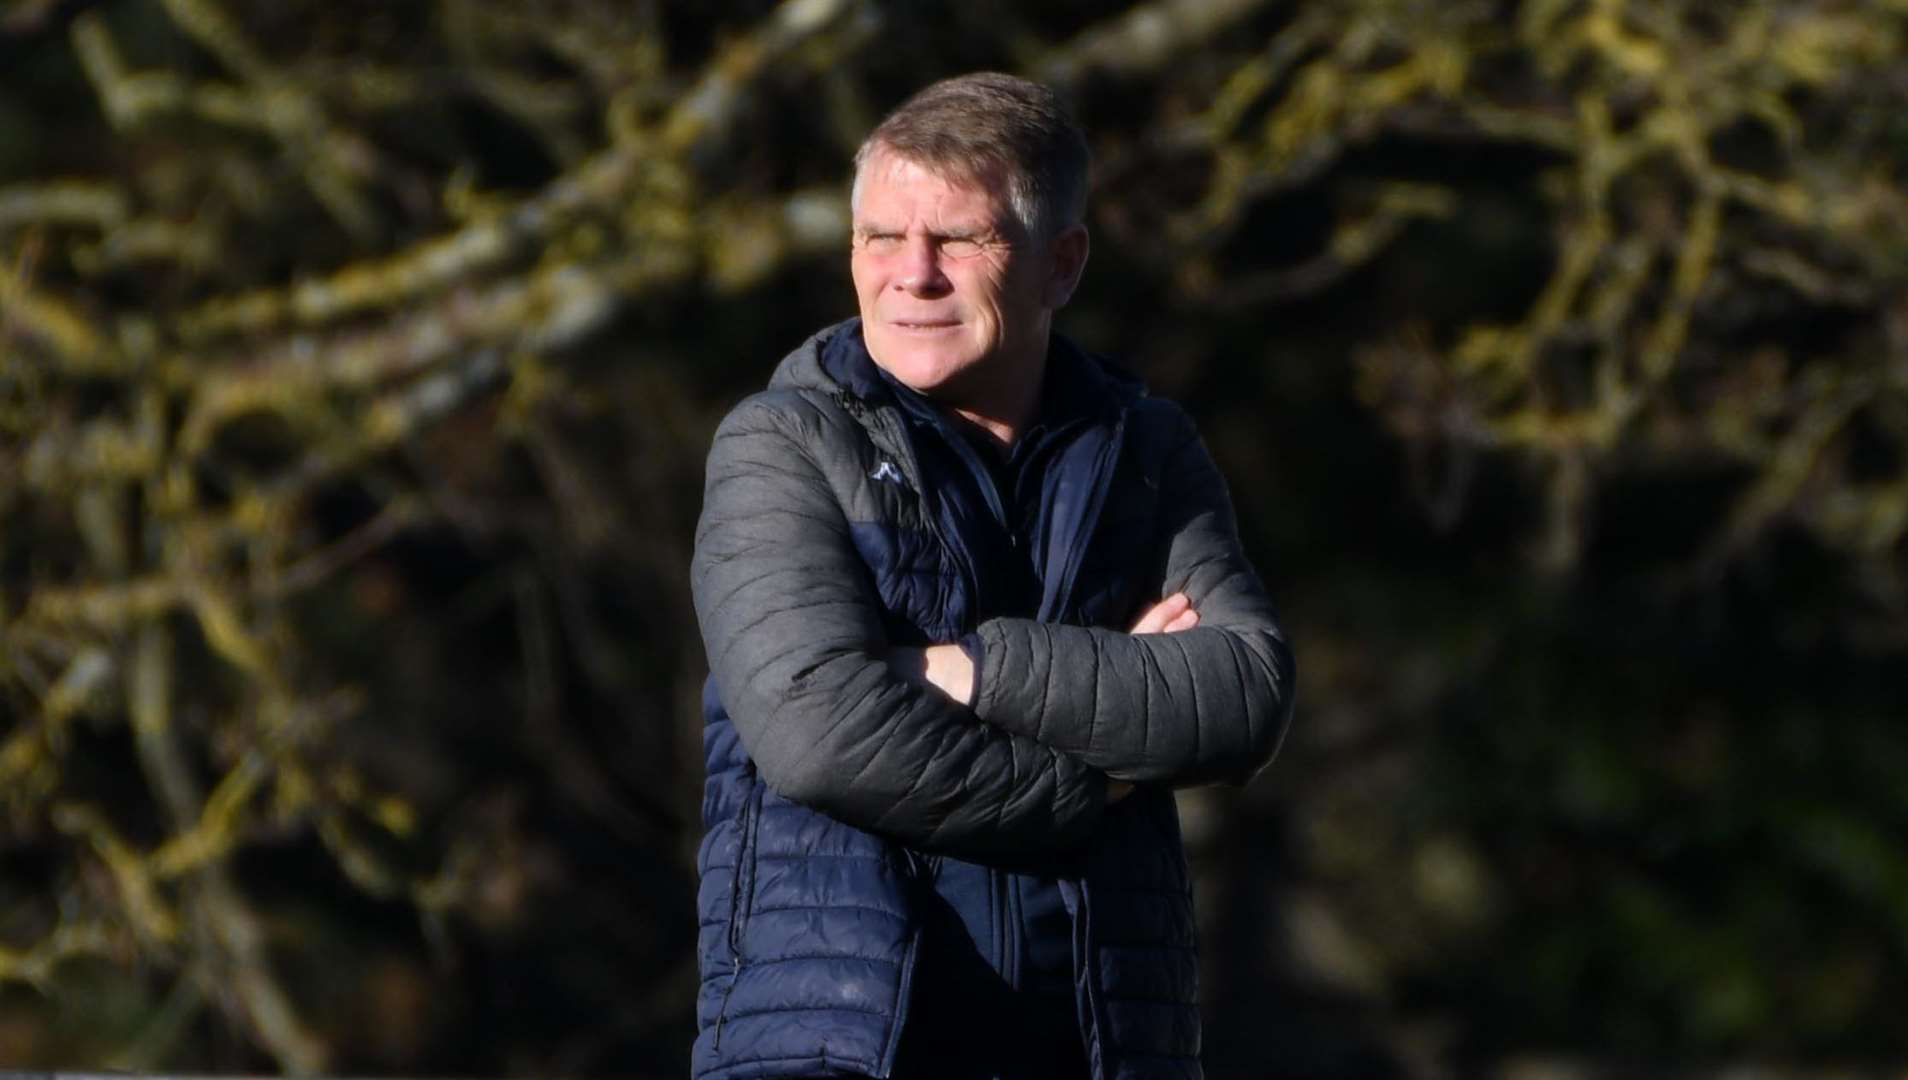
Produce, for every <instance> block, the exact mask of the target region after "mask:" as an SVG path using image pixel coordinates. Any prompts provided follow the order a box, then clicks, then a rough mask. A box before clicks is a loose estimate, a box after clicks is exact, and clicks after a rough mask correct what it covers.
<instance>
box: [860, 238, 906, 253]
mask: <svg viewBox="0 0 1908 1080" xmlns="http://www.w3.org/2000/svg"><path fill="white" fill-rule="evenodd" d="M859 242H860V244H861V249H862V250H863V251H866V252H868V253H869V254H871V255H891V254H893V253H895V252H897V251H900V250H901V234H900V233H862V234H861V236H860V238H859Z"/></svg>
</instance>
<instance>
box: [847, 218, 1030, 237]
mask: <svg viewBox="0 0 1908 1080" xmlns="http://www.w3.org/2000/svg"><path fill="white" fill-rule="evenodd" d="M853 231H854V232H855V233H856V234H857V235H859V236H905V235H906V234H907V230H906V229H901V228H896V227H895V226H893V225H888V224H883V223H880V222H865V223H863V224H860V225H856V226H854V228H853ZM999 232H1000V230H999V229H997V228H995V227H993V226H991V225H976V226H973V227H972V228H957V229H948V230H945V231H930V232H928V234H927V235H928V237H929V238H930V239H934V240H985V239H987V238H988V237H990V236H997V235H999Z"/></svg>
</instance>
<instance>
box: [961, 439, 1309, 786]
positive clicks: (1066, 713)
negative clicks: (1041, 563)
mask: <svg viewBox="0 0 1908 1080" xmlns="http://www.w3.org/2000/svg"><path fill="white" fill-rule="evenodd" d="M1171 409H1172V414H1173V415H1172V417H1171V425H1170V433H1169V434H1168V436H1167V439H1168V442H1167V445H1168V446H1170V447H1171V450H1170V451H1169V453H1168V455H1167V457H1166V459H1165V467H1164V468H1163V469H1162V470H1161V472H1160V484H1161V489H1162V490H1161V493H1160V499H1161V506H1162V514H1161V519H1160V520H1161V529H1162V533H1161V537H1160V543H1161V545H1162V546H1163V560H1164V582H1163V586H1162V588H1161V590H1160V597H1159V598H1163V597H1165V596H1170V595H1172V594H1173V593H1175V592H1181V591H1183V592H1185V593H1186V595H1187V596H1188V597H1189V598H1190V599H1191V600H1192V603H1193V609H1194V610H1196V611H1197V612H1198V613H1199V626H1198V627H1197V628H1195V629H1192V630H1186V631H1181V632H1179V633H1174V634H1148V635H1143V636H1136V635H1133V634H1128V633H1124V632H1122V631H1120V630H1110V629H1104V628H1094V627H1079V626H1066V625H1060V624H1053V623H1038V622H1033V621H1030V620H1026V619H993V620H989V621H988V622H985V623H983V624H981V626H980V628H979V631H978V633H979V636H980V641H981V645H982V648H983V650H984V662H983V664H982V665H981V684H980V686H979V687H977V688H976V692H975V705H974V711H975V713H976V715H978V716H979V717H980V718H981V719H982V720H985V721H986V722H988V723H990V724H993V725H995V726H997V727H999V728H1000V729H1002V730H1004V731H1010V732H1014V733H1016V734H1020V735H1027V736H1030V737H1032V738H1034V739H1037V740H1039V741H1040V742H1042V743H1044V744H1045V745H1048V746H1051V747H1053V748H1055V749H1057V750H1061V751H1064V752H1066V753H1069V754H1074V755H1077V756H1079V758H1080V759H1081V760H1083V761H1085V762H1086V763H1087V764H1089V765H1092V766H1093V767H1095V768H1098V769H1103V770H1105V771H1106V772H1107V774H1108V775H1110V776H1112V777H1114V778H1115V779H1120V780H1131V781H1137V782H1156V783H1167V784H1175V785H1181V786H1184V785H1189V784H1199V783H1206V782H1210V781H1214V780H1225V781H1231V782H1234V783H1244V782H1245V781H1247V780H1249V779H1250V778H1251V777H1252V776H1253V775H1254V774H1255V773H1257V772H1258V771H1259V770H1260V769H1262V768H1264V767H1265V765H1266V764H1267V763H1268V762H1270V761H1271V760H1272V757H1273V755H1274V754H1275V753H1277V751H1278V747H1279V743H1280V742H1281V741H1282V740H1283V739H1284V737H1285V731H1286V728H1287V726H1288V725H1289V724H1290V722H1291V717H1292V702H1293V678H1294V674H1295V668H1294V665H1293V660H1292V650H1291V649H1290V648H1289V647H1288V645H1287V644H1286V640H1285V636H1284V634H1283V632H1282V631H1281V630H1280V629H1279V624H1278V620H1277V616H1276V615H1275V614H1274V612H1273V609H1272V605H1271V602H1270V601H1269V600H1268V599H1267V598H1266V595H1265V589H1264V588H1263V587H1262V586H1261V584H1260V582H1259V577H1258V575H1257V574H1256V573H1254V572H1253V569H1252V567H1251V565H1250V564H1249V563H1248V562H1247V561H1246V557H1245V553H1244V551H1243V550H1242V549H1241V547H1240V544H1239V536H1238V530H1237V527H1236V525H1235V523H1234V520H1233V513H1232V501H1231V498H1230V496H1229V495H1228V494H1227V492H1226V484H1225V480H1224V478H1223V477H1221V476H1220V474H1219V470H1218V467H1217V466H1216V465H1214V464H1213V461H1212V457H1211V456H1210V455H1209V454H1207V452H1206V449H1205V446H1204V445H1203V444H1202V443H1201V442H1200V440H1199V435H1198V433H1197V431H1196V430H1195V429H1194V428H1193V425H1192V421H1191V420H1190V419H1189V418H1187V417H1186V415H1185V413H1184V412H1183V411H1182V410H1180V409H1178V407H1177V406H1171ZM1155 599H1157V598H1155Z"/></svg>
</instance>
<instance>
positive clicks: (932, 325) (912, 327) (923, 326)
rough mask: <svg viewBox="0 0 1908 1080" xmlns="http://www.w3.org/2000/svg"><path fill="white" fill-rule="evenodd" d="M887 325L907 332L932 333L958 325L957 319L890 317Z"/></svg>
mask: <svg viewBox="0 0 1908 1080" xmlns="http://www.w3.org/2000/svg"><path fill="white" fill-rule="evenodd" d="M888 325H890V326H892V327H894V328H895V329H896V330H900V331H902V332H903V333H909V334H933V333H939V332H942V331H946V330H952V329H954V328H955V327H958V326H960V325H961V324H960V320H958V319H892V320H889V323H888Z"/></svg>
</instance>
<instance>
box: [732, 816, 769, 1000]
mask: <svg viewBox="0 0 1908 1080" xmlns="http://www.w3.org/2000/svg"><path fill="white" fill-rule="evenodd" d="M761 819H762V784H761V782H760V781H757V782H756V783H755V784H753V785H751V786H750V788H749V797H748V798H747V799H745V800H743V803H742V811H741V813H740V814H739V815H737V820H736V828H737V830H738V831H739V832H740V834H741V840H740V842H739V843H738V844H737V845H736V853H735V873H734V874H732V875H731V878H730V881H731V884H730V891H729V954H730V955H731V956H732V957H734V958H735V961H736V963H738V964H740V963H741V960H742V941H743V931H745V930H746V929H747V928H748V921H749V912H750V910H751V909H753V908H754V907H755V846H756V834H757V833H758V832H759V831H760V829H761Z"/></svg>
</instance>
